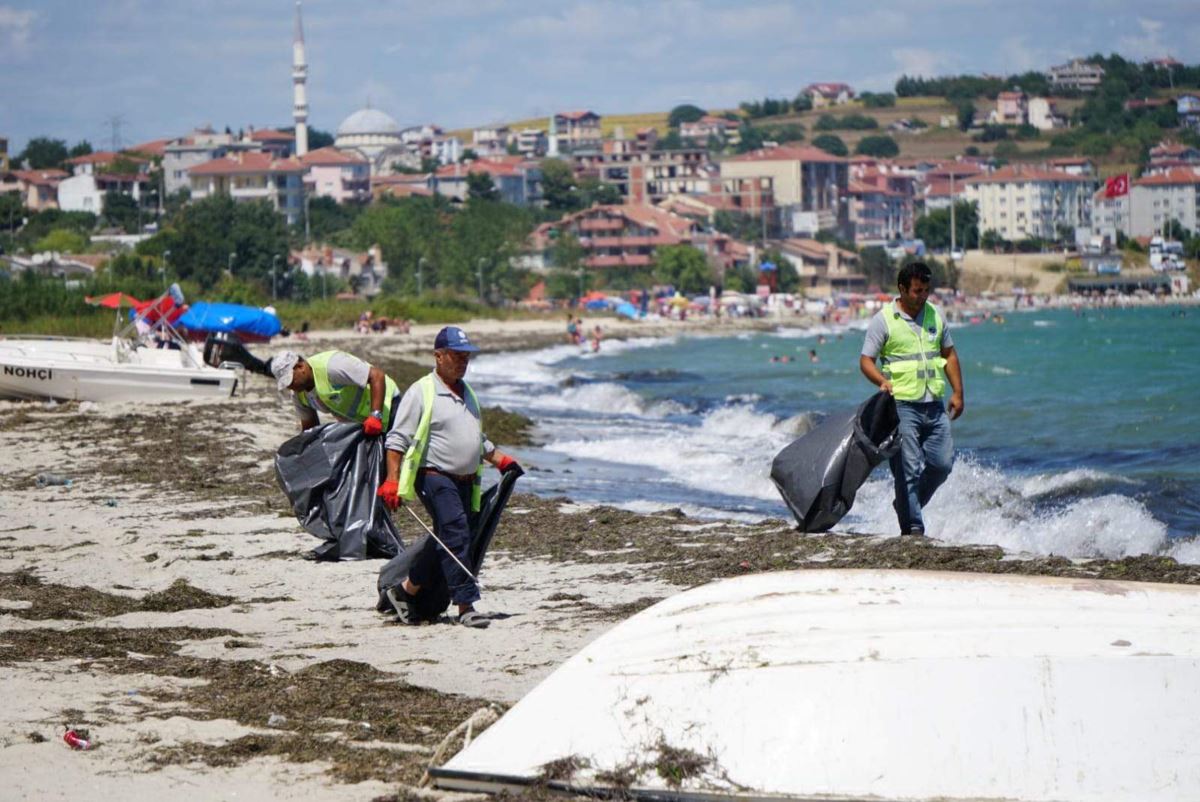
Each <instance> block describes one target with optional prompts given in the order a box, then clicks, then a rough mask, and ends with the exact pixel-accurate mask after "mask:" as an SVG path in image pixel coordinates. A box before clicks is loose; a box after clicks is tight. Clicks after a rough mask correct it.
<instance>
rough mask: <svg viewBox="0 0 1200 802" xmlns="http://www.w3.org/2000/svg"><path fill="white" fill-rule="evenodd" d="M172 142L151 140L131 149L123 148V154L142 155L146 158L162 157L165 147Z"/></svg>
mask: <svg viewBox="0 0 1200 802" xmlns="http://www.w3.org/2000/svg"><path fill="white" fill-rule="evenodd" d="M174 141H175V140H174V139H151V140H150V141H149V142H142V143H140V144H137V145H134V146H133V147H131V148H125V152H126V153H142V154H145V155H146V156H162V155H164V154H165V153H166V152H167V145H169V144H171V143H172V142H174Z"/></svg>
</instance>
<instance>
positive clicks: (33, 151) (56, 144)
mask: <svg viewBox="0 0 1200 802" xmlns="http://www.w3.org/2000/svg"><path fill="white" fill-rule="evenodd" d="M67 158H68V151H67V143H66V142H64V141H63V140H61V139H50V138H48V137H44V136H39V137H34V138H33V139H31V140H29V142H28V144H26V145H25V150H23V151H21V152H20V153H19V154H18V155H17V158H16V159H15V161H16V163H17V164H21V165H24V164H26V163H28V164H29V167H30V169H32V170H48V169H51V168H54V167H61V166H62V163H63V162H65V161H66V160H67Z"/></svg>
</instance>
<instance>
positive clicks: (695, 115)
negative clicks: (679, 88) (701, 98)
mask: <svg viewBox="0 0 1200 802" xmlns="http://www.w3.org/2000/svg"><path fill="white" fill-rule="evenodd" d="M707 113H708V112H706V111H705V110H704V109H702V108H700V107H699V106H693V105H692V104H690V103H685V104H683V105H681V106H676V107H675V108H673V109H671V113H670V115H669V116H668V117H667V125H669V126H670V127H672V128H678V127H679V125H680V123H694V122H696V121H697V120H699V119H700V118H701V117H703V116H704V115H705V114H707Z"/></svg>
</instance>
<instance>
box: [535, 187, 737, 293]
mask: <svg viewBox="0 0 1200 802" xmlns="http://www.w3.org/2000/svg"><path fill="white" fill-rule="evenodd" d="M568 233H569V234H571V235H573V236H574V237H575V238H576V239H577V240H578V241H579V244H580V245H581V246H582V248H583V251H584V258H583V266H584V267H585V268H586V269H588V270H592V271H597V272H599V273H601V274H603V273H606V272H609V271H613V270H620V269H622V268H634V269H639V270H646V269H649V268H651V267H653V265H654V253H655V251H656V250H657V249H658V248H664V247H669V246H673V245H691V246H692V247H694V248H697V249H698V250H700V251H702V252H703V253H704V254H705V256H706V257H707V258H708V260H709V263H710V264H711V265H712V266H713V267H714V268H715V269H717V270H718V271H724V270H728V269H730V268H732V267H740V266H743V265H745V264H748V262H749V259H750V249H749V248H748V247H747V246H746V245H745V244H743V243H739V242H737V241H736V240H733V239H731V238H730V237H728V236H726V235H724V234H715V233H709V232H707V231H705V230H704V229H703V228H702V227H701V226H700V225H699V224H698V223H697V222H696V221H695V220H691V219H688V218H686V217H681V216H679V215H676V214H672V213H670V212H668V211H665V210H663V209H659V208H656V207H653V206H633V205H610V206H605V205H596V206H593V207H591V208H590V209H584V210H582V211H579V212H575V213H573V214H568V215H566V216H564V217H563V218H562V219H561V220H558V221H555V222H551V223H543V224H542V225H540V226H538V227H537V229H535V230H534V233H533V235H532V236H531V237H530V245H529V249H530V254H528V255H527V256H526V257H525V259H524V260H523V261H522V264H523V265H525V266H527V267H530V268H532V269H539V268H542V269H544V268H545V267H548V266H553V251H554V242H555V241H556V239H557V237H561V236H563V235H564V234H568ZM603 283H604V279H601V286H603Z"/></svg>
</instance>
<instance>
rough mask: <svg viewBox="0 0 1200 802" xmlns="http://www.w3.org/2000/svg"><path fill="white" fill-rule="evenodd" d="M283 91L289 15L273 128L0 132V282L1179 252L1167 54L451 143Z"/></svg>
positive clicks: (640, 275) (553, 119) (875, 268)
mask: <svg viewBox="0 0 1200 802" xmlns="http://www.w3.org/2000/svg"><path fill="white" fill-rule="evenodd" d="M307 81H308V63H307V57H306V51H305V40H304V31H303V21H302V18H301V10H300V8H299V5H298V6H297V11H296V18H295V28H294V34H293V43H292V94H293V119H292V120H291V124H290V125H288V126H273V127H254V126H250V125H246V126H244V127H239V128H238V129H237V130H234V129H233V128H230V127H223V128H220V129H218V128H216V127H213V126H208V125H206V126H202V127H199V128H196V129H194V130H190V131H187V132H186V133H184V132H174V133H172V132H164V135H163V137H162V138H159V139H155V140H152V141H147V142H139V143H136V144H126V143H123V142H120V141H116V137H115V136H114V141H113V142H111V143H109V144H110V148H109V149H107V150H102V149H96V148H94V147H93V146H92V145H91V144H90V143H88V142H83V141H81V142H79V143H78V144H76V145H74V146H70V145H68V143H67V142H66V141H64V140H58V139H51V138H48V137H38V138H34V139H32V140H30V141H29V142H28V144H27V145H26V146H25V148H24V149H23V150H22V151H21V152H19V153H13V154H11V155H10V153H9V148H8V141H7V140H6V139H4V138H0V232H3V235H2V236H0V248H3V251H4V255H3V258H2V261H0V270H4V271H7V273H8V274H10V275H15V274H17V273H21V272H33V273H37V274H41V275H48V276H54V277H61V278H66V279H68V280H73V281H86V280H89V279H94V278H97V277H99V276H102V275H104V274H105V271H106V270H110V277H115V276H120V275H129V276H133V275H137V276H141V277H142V278H145V279H147V280H162V281H165V280H167V279H168V278H169V279H180V280H190V281H194V282H196V283H197V284H198V285H199V286H200V288H201V289H205V290H207V289H209V288H211V287H213V286H215V285H216V284H217V283H219V282H220V281H222V280H224V279H228V278H231V277H232V278H238V279H241V280H244V281H250V282H255V283H257V286H258V287H259V288H260V289H261V291H262V292H263V293H264V294H268V293H269V294H270V296H271V297H312V296H313V295H314V294H316V293H317V292H318V290H317V289H316V288H317V285H318V282H319V283H320V285H321V289H320V292H321V293H323V294H325V295H328V294H329V293H330V286H331V284H330V282H332V287H333V292H335V293H337V292H341V293H343V294H347V295H349V296H351V297H366V298H369V297H372V296H374V295H376V294H378V293H380V292H385V291H388V290H389V289H391V290H395V291H396V292H401V293H422V292H425V291H429V290H432V289H435V288H436V289H443V290H456V291H460V292H463V293H464V294H469V295H476V294H477V295H478V296H479V298H480V300H486V301H488V302H492V303H509V302H519V301H547V300H553V299H563V298H564V297H573V296H577V295H580V294H582V293H583V291H584V290H585V289H589V288H609V289H612V290H617V291H619V290H621V289H628V288H632V287H638V286H645V285H647V284H648V283H660V284H673V285H675V286H676V287H677V288H679V289H683V290H687V291H692V292H702V291H705V290H704V288H706V287H708V286H709V285H718V286H727V287H728V286H733V287H738V288H741V289H743V290H744V291H747V292H753V291H754V290H755V288H756V287H758V286H767V288H768V289H769V290H771V291H783V290H787V291H793V292H802V293H804V294H806V295H809V296H817V297H827V296H829V295H831V294H834V293H838V292H866V291H868V289H869V288H875V289H878V288H879V287H887V286H890V276H891V275H894V270H895V269H896V267H897V265H898V264H899V263H901V262H902V261H904V260H905V259H912V258H928V259H932V260H933V261H934V262H935V263H936V264H937V270H938V276H939V279H940V281H941V282H942V283H944V284H949V285H951V286H953V285H955V283H956V281H957V276H958V272H959V267H960V266H961V263H962V261H963V259H964V254H965V253H966V252H968V251H979V252H988V253H1052V254H1059V256H1056V257H1055V258H1056V259H1059V260H1062V262H1063V266H1062V268H1061V269H1062V271H1063V278H1064V280H1067V279H1071V278H1074V279H1077V280H1078V281H1079V282H1081V283H1080V284H1079V286H1084V285H1085V284H1086V282H1087V281H1088V280H1096V281H1103V280H1104V276H1106V275H1108V276H1110V277H1111V276H1112V275H1115V274H1120V272H1121V268H1122V265H1123V264H1124V265H1126V267H1127V268H1128V265H1129V264H1133V265H1134V266H1135V267H1143V268H1145V269H1146V270H1147V271H1148V272H1149V273H1150V274H1151V275H1150V276H1149V278H1148V279H1147V281H1148V284H1145V285H1144V286H1148V287H1152V288H1153V287H1158V286H1159V285H1160V284H1161V286H1163V287H1166V286H1168V285H1167V284H1165V283H1162V282H1163V281H1165V279H1166V278H1167V274H1169V273H1181V274H1184V275H1186V271H1187V268H1188V265H1189V260H1195V259H1197V258H1198V257H1200V221H1198V219H1197V215H1198V210H1197V207H1198V206H1200V66H1194V65H1193V66H1189V65H1185V64H1182V63H1180V62H1178V61H1176V60H1174V59H1172V58H1169V57H1163V58H1160V59H1156V60H1151V61H1147V62H1142V63H1135V62H1132V61H1127V60H1125V59H1123V58H1121V57H1120V56H1118V55H1110V56H1107V57H1105V56H1099V55H1097V56H1092V57H1081V58H1078V59H1074V60H1071V61H1069V62H1068V63H1065V64H1061V65H1054V66H1049V67H1048V68H1047V69H1046V70H1045V71H1044V72H1028V73H1024V74H1021V75H1013V76H986V75H984V76H947V77H934V78H928V77H910V76H905V77H902V78H901V79H900V80H898V81H897V82H896V85H895V88H894V91H893V92H858V91H856V89H855V88H854V87H852V86H849V85H847V84H845V83H839V82H814V83H810V84H808V85H807V86H804V87H803V88H802V89H800V90H799V92H798V94H797V95H796V96H795V97H794V98H779V99H774V98H764V99H759V100H752V101H746V102H744V103H742V104H740V106H739V107H738V108H735V109H705V108H701V107H699V106H696V105H692V104H682V105H679V106H677V107H676V108H674V109H672V110H670V111H669V112H668V111H664V112H662V113H660V114H642V115H623V116H615V117H614V116H608V117H606V116H604V115H602V114H600V113H597V112H595V111H592V110H588V109H580V110H565V111H560V112H557V113H554V114H553V115H551V116H549V117H548V118H542V119H535V120H526V121H523V122H517V123H506V124H492V125H484V126H481V127H478V128H474V129H472V130H465V131H447V130H444V129H443V128H441V127H439V126H438V125H434V124H426V125H419V126H410V127H406V126H402V125H400V124H399V123H398V122H397V121H396V120H395V119H393V118H392V117H391V116H390V115H389V114H388V113H387V111H386V110H384V109H380V108H373V107H371V106H367V107H365V108H362V109H360V110H358V111H356V112H354V113H353V114H351V115H350V116H348V117H347V118H346V119H344V120H343V121H342V122H341V123H340V124H339V125H338V126H337V128H336V130H335V131H334V132H332V133H326V132H324V131H320V130H317V129H314V128H311V127H310V126H309V116H310V110H309V104H308V100H307ZM281 83H282V81H281ZM0 133H2V132H0ZM485 205H486V206H487V208H488V209H490V211H484V210H483V209H484V207H485ZM250 206H252V207H254V211H253V213H251V211H250V208H249V207H250ZM473 206H474V207H475V208H474V211H472V207H473ZM500 207H503V208H500ZM510 207H511V208H510ZM264 209H269V210H270V212H271V215H270V217H272V218H274V220H269V219H268V218H267V217H263V216H262V215H263V210H264ZM506 209H507V211H506ZM206 210H207V211H206ZM206 221H207V222H206ZM264 221H267V222H264ZM249 229H256V231H255V232H254V233H250V232H249ZM189 237H190V239H189ZM1138 254H1144V258H1141V257H1138V256H1137V255H1138ZM114 260H116V261H115V267H113V266H112V264H110V263H114ZM1192 264H1194V261H1193V262H1192ZM122 271H123V272H122ZM1129 272H1130V271H1129V270H1128V269H1127V270H1126V274H1128V273H1129ZM1155 273H1157V274H1162V277H1161V278H1156V277H1155V276H1154V275H1153V274H1155ZM1138 286H1143V284H1142V283H1138ZM1172 286H1174V288H1175V290H1176V291H1186V290H1187V289H1188V284H1187V279H1186V278H1182V284H1180V282H1179V281H1178V280H1177V281H1176V282H1175V284H1174V285H1172Z"/></svg>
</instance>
